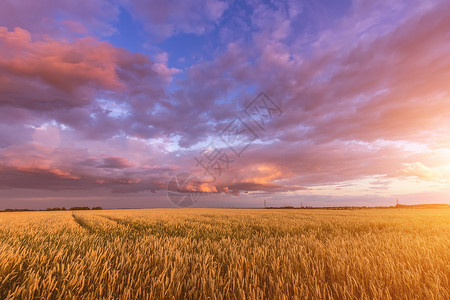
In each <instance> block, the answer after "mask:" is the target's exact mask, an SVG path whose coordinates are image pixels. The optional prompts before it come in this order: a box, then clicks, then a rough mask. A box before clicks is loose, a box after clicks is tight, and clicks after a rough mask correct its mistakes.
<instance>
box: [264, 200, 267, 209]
mask: <svg viewBox="0 0 450 300" xmlns="http://www.w3.org/2000/svg"><path fill="white" fill-rule="evenodd" d="M264 208H267V203H266V199H264Z"/></svg>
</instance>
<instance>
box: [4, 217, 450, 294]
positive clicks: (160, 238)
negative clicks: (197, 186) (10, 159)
mask: <svg viewBox="0 0 450 300" xmlns="http://www.w3.org/2000/svg"><path fill="white" fill-rule="evenodd" d="M449 217H450V210H446V209H442V210H431V209H428V210H427V209H420V210H419V209H415V210H414V209H399V210H396V209H390V210H382V209H380V210H355V211H350V210H348V211H328V210H219V209H217V210H215V209H179V210H165V209H155V210H117V211H79V212H75V213H72V212H20V213H18V212H15V213H1V214H0V262H1V264H0V298H1V299H158V298H164V299H180V298H191V299H293V298H306V299H337V298H340V299H393V298H394V299H449V298H450V292H449V286H450V282H449V279H450V251H449V249H450V235H449V232H450V231H449V229H450V218H449Z"/></svg>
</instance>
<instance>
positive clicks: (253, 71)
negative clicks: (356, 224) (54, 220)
mask: <svg viewBox="0 0 450 300" xmlns="http://www.w3.org/2000/svg"><path fill="white" fill-rule="evenodd" d="M449 53H450V2H449V1H445V0H442V1H440V0H432V1H416V0H412V1H402V0H390V1H387V0H380V1H359V0H355V1H332V0H318V1H312V0H299V1H276V0H271V1H269V0H267V1H260V0H245V1H228V0H198V1H171V0H167V1H157V0H148V1H145V0H114V1H110V0H90V1H87V0H82V1H79V0H78V1H75V0H60V1H52V0H42V1H32V0H21V1H17V0H3V1H1V2H0V209H5V208H35V209H41V208H46V207H55V206H65V207H71V206H102V207H104V208H138V207H142V208H150V207H177V206H186V205H184V204H180V202H177V201H179V197H182V198H183V199H185V200H186V199H187V200H189V199H191V200H192V203H191V204H193V206H194V207H262V206H263V205H264V203H265V204H266V205H267V206H285V205H292V206H300V205H304V206H344V205H347V206H348V205H366V206H377V205H394V204H395V201H396V199H398V200H399V202H400V203H403V204H415V203H450V95H449V93H450V55H449ZM183 174H184V175H183ZM174 184H175V185H174ZM174 187H175V188H174ZM193 191H194V192H193ZM198 191H201V193H197V192H198ZM177 197H178V198H177ZM186 197H188V198H186ZM183 201H184V200H183Z"/></svg>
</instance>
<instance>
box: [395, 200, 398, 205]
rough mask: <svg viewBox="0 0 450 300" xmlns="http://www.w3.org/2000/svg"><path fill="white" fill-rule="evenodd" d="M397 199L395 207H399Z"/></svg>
mask: <svg viewBox="0 0 450 300" xmlns="http://www.w3.org/2000/svg"><path fill="white" fill-rule="evenodd" d="M395 201H396V205H395V207H398V198H395Z"/></svg>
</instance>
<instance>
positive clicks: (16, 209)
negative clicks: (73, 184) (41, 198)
mask: <svg viewBox="0 0 450 300" xmlns="http://www.w3.org/2000/svg"><path fill="white" fill-rule="evenodd" d="M102 209H103V208H102V207H101V206H95V207H93V208H89V207H87V206H74V207H71V208H69V210H102ZM65 210H67V209H66V208H65V207H52V208H50V207H49V208H47V209H27V208H7V209H5V210H0V212H2V211H3V212H11V211H65Z"/></svg>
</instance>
